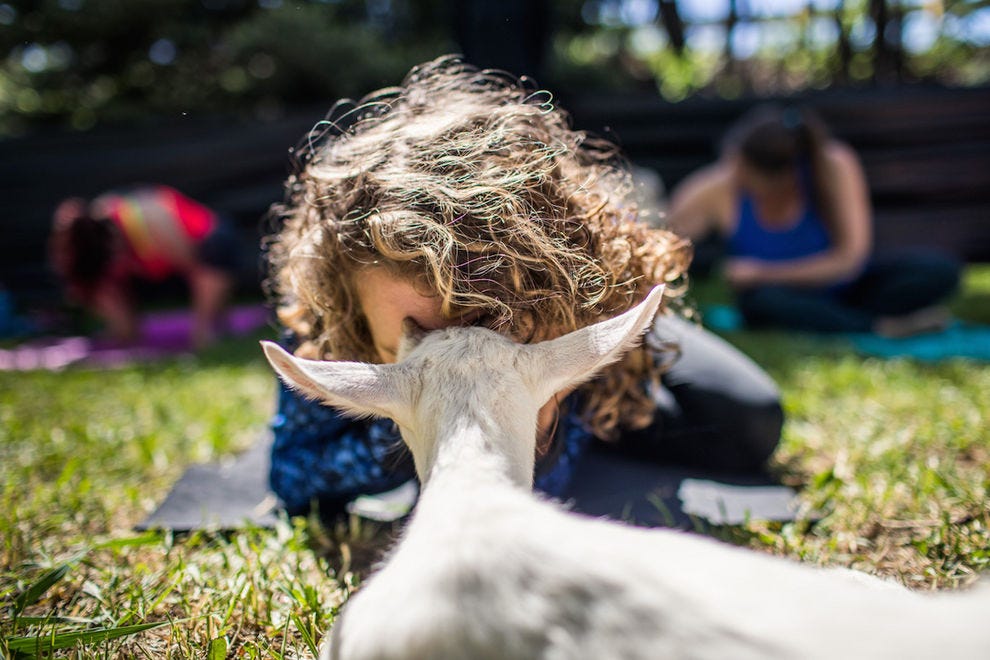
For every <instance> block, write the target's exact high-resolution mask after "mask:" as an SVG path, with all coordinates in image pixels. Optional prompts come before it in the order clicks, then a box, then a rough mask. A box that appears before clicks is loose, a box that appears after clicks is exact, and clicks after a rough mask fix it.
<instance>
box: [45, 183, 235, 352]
mask: <svg viewBox="0 0 990 660" xmlns="http://www.w3.org/2000/svg"><path fill="white" fill-rule="evenodd" d="M49 248H50V258H51V263H52V266H53V267H54V269H55V271H56V272H57V273H58V275H59V276H60V277H61V278H62V280H63V282H64V283H65V286H66V289H67V292H68V294H69V297H70V298H71V299H73V300H74V301H76V302H79V303H81V304H82V305H83V306H85V307H86V308H88V309H90V310H92V311H93V312H95V313H96V314H97V315H98V316H99V317H100V318H101V319H102V320H103V321H104V322H105V323H106V325H107V330H108V332H109V334H110V336H111V337H112V338H113V339H115V340H118V341H123V342H131V341H134V340H136V339H137V328H138V324H137V309H136V305H135V301H134V296H133V290H132V284H133V280H135V279H139V280H146V281H151V282H160V281H163V280H165V279H167V278H169V277H172V276H180V277H182V278H184V279H185V280H186V281H187V282H188V285H189V289H190V292H191V295H192V305H193V313H194V324H193V335H192V341H193V344H194V345H195V346H196V347H203V346H205V345H207V344H209V343H210V342H211V341H212V340H213V339H214V338H215V336H216V332H217V327H218V323H219V321H220V317H221V315H222V313H223V309H224V305H225V303H226V301H227V299H228V297H229V295H230V292H231V290H232V288H233V285H234V283H235V281H236V275H237V272H238V271H239V269H240V263H241V260H242V257H243V251H242V250H241V249H240V245H239V244H238V237H237V236H236V234H234V233H233V231H232V230H231V229H230V227H228V226H227V224H226V223H225V222H223V221H222V220H221V218H220V216H219V215H218V214H217V213H216V212H214V211H213V210H212V209H210V208H208V207H207V206H205V205H203V204H201V203H199V202H197V201H195V200H192V199H190V198H189V197H187V196H186V195H183V194H182V193H180V192H179V191H177V190H175V189H174V188H170V187H168V186H164V185H140V186H134V187H130V188H125V189H120V190H113V191H109V192H106V193H104V194H102V195H100V196H99V197H97V198H95V199H93V200H86V199H82V198H78V197H73V198H70V199H66V200H63V201H62V202H61V203H60V204H59V205H58V208H57V209H56V210H55V214H54V225H53V229H52V235H51V241H50V245H49Z"/></svg>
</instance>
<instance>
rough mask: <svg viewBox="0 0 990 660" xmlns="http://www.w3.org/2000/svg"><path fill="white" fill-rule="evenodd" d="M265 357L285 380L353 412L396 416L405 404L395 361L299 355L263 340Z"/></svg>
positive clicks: (305, 392)
mask: <svg viewBox="0 0 990 660" xmlns="http://www.w3.org/2000/svg"><path fill="white" fill-rule="evenodd" d="M261 347H262V348H263V349H264V350H265V357H266V358H268V362H269V363H271V365H272V367H273V368H274V369H275V371H276V372H277V373H278V375H279V376H280V377H281V378H282V380H283V381H285V383H286V384H287V385H288V386H289V387H291V388H293V389H296V390H299V391H300V392H302V393H303V394H304V395H305V396H307V397H309V398H312V399H319V400H321V401H324V402H326V403H328V404H329V405H331V406H334V407H335V408H340V409H341V410H343V411H344V412H346V413H349V414H351V415H359V416H360V415H373V416H376V417H393V418H394V417H395V416H396V415H397V412H398V410H399V409H400V407H401V405H400V404H401V400H400V397H401V394H400V388H399V387H397V373H396V370H395V367H394V365H387V364H366V363H364V362H343V361H341V362H328V361H322V360H305V359H303V358H297V357H295V356H294V355H292V354H291V353H289V352H287V351H286V350H285V349H283V348H282V347H281V346H279V345H278V344H276V343H274V342H270V341H263V342H261Z"/></svg>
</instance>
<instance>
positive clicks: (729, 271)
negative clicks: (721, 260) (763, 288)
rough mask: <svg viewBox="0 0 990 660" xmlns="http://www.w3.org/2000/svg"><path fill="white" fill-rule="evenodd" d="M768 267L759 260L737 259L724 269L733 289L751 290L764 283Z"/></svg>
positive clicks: (731, 260)
mask: <svg viewBox="0 0 990 660" xmlns="http://www.w3.org/2000/svg"><path fill="white" fill-rule="evenodd" d="M765 272H766V266H765V265H764V264H763V262H762V261H760V260H759V259H747V258H744V257H736V258H733V259H729V260H728V261H726V263H725V267H724V268H723V274H724V275H725V279H726V281H727V282H728V283H729V285H730V286H731V287H732V288H733V289H751V288H752V287H754V286H756V285H757V284H760V283H761V282H762V281H763V276H764V274H765Z"/></svg>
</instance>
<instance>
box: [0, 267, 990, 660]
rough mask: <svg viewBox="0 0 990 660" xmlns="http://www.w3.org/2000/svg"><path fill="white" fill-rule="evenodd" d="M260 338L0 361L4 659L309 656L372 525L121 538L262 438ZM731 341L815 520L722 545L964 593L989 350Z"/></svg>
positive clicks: (972, 571) (977, 316)
mask: <svg viewBox="0 0 990 660" xmlns="http://www.w3.org/2000/svg"><path fill="white" fill-rule="evenodd" d="M699 295H700V296H709V298H707V299H712V298H711V297H712V296H718V295H720V294H719V292H718V290H717V289H715V288H710V289H709V290H708V291H706V290H705V289H704V286H702V287H699ZM955 310H956V312H957V314H960V315H962V316H965V317H966V318H969V319H972V320H976V321H983V322H990V268H979V269H971V270H970V272H969V273H968V275H967V284H966V289H965V291H964V293H963V295H962V296H961V297H960V299H959V300H958V301H957V302H956V304H955ZM255 339H257V338H251V339H245V340H242V341H237V342H230V343H228V344H225V345H224V346H221V347H218V348H217V349H215V350H213V351H211V352H209V353H207V354H206V355H204V356H203V357H201V358H199V359H196V360H193V359H183V360H175V361H169V362H162V363H157V364H150V365H143V366H134V367H128V368H124V369H118V370H111V371H93V370H87V369H77V368H72V369H68V370H66V371H64V372H62V373H48V372H30V373H21V374H12V373H0V483H2V486H0V652H2V653H3V654H4V655H8V656H9V655H11V653H12V652H13V651H15V650H16V649H21V653H28V654H31V653H39V654H40V655H41V656H47V655H49V653H53V654H54V655H56V656H59V657H79V658H96V657H101V658H102V657H127V658H130V657H148V658H159V657H172V658H185V657H206V658H211V659H212V658H223V657H244V658H270V657H308V656H311V655H312V654H313V651H314V648H315V646H316V644H318V642H319V640H320V638H321V637H322V635H323V634H324V633H325V631H326V630H327V629H328V628H329V626H330V625H331V624H332V621H333V617H334V614H335V612H336V608H337V607H338V606H339V605H340V604H341V603H342V602H343V601H344V600H345V599H346V596H347V594H348V593H349V591H350V590H351V589H352V588H353V587H355V586H356V585H357V584H358V583H359V581H360V578H361V576H362V575H363V574H364V572H365V570H366V566H367V557H368V555H367V553H366V552H364V551H365V550H366V549H367V548H368V547H369V546H370V547H371V549H372V550H374V549H375V548H376V547H378V546H376V544H375V539H376V538H380V537H376V536H375V534H374V532H375V528H374V527H372V526H367V525H366V526H364V527H355V528H352V529H350V530H345V529H336V530H327V529H325V528H322V527H320V526H319V525H317V524H315V523H312V524H310V523H308V522H307V521H303V520H294V521H288V520H283V521H282V522H281V523H280V524H279V525H278V526H277V528H276V529H274V530H262V529H247V530H244V531H240V532H237V533H233V534H227V535H218V534H194V535H191V536H186V537H173V536H171V535H169V534H159V533H151V534H138V533H136V532H134V531H132V527H133V525H134V524H135V523H137V522H138V521H140V520H141V519H143V518H144V517H145V516H146V515H147V514H148V513H149V512H150V511H151V510H152V509H153V508H154V506H155V505H156V504H157V503H159V502H160V501H161V499H162V498H163V497H164V496H165V494H166V493H167V492H168V489H169V487H170V486H171V484H172V483H173V482H174V481H175V480H176V479H177V478H178V477H179V475H181V473H182V471H183V470H184V469H185V468H186V467H187V466H188V465H190V464H192V463H195V462H201V461H209V460H216V459H218V458H221V457H224V456H229V455H231V454H232V453H235V452H237V451H239V450H241V449H244V448H246V447H248V446H250V445H251V444H252V443H253V442H254V441H255V439H256V438H257V437H258V436H259V434H260V433H263V432H264V427H265V423H266V421H267V419H268V417H269V415H270V414H271V411H272V408H273V403H274V381H273V378H272V376H271V373H270V370H269V369H268V367H267V365H265V364H264V363H263V359H262V357H261V354H260V352H259V350H258V348H257V344H256V342H255ZM730 339H731V340H732V341H734V342H735V343H737V344H738V345H739V346H740V347H742V349H743V350H745V351H746V352H747V353H749V354H750V355H752V356H753V357H754V358H756V359H757V361H759V362H760V363H761V364H763V365H765V366H766V368H767V369H768V370H769V371H770V373H771V374H772V375H773V377H774V378H775V379H776V380H777V381H778V383H779V384H780V387H781V389H782V392H783V395H784V403H785V407H786V409H787V413H788V422H787V425H786V427H785V431H784V439H783V442H782V444H781V447H780V450H779V451H778V453H777V455H776V457H775V466H776V471H777V472H778V474H779V476H780V477H781V479H783V480H784V481H785V482H786V483H789V484H792V485H794V486H796V487H797V488H798V489H799V490H800V493H801V500H802V502H803V503H804V506H805V511H806V514H807V515H806V517H805V518H803V519H801V520H799V521H797V522H793V523H786V524H767V523H757V522H751V523H748V524H747V525H745V526H743V527H742V528H739V529H736V530H733V533H732V537H733V538H735V539H736V540H738V541H739V542H742V543H746V544H749V545H752V546H754V547H758V548H761V549H764V550H768V551H772V552H776V553H779V554H786V555H791V556H796V557H800V558H802V559H803V560H805V561H809V562H816V563H833V564H842V565H851V566H855V567H857V568H859V569H862V570H865V571H869V572H872V573H880V574H884V575H889V576H893V577H895V578H897V579H899V580H901V581H903V582H905V583H906V584H909V585H911V586H914V587H916V588H921V589H927V588H936V587H955V586H961V585H963V584H965V583H967V582H969V581H971V580H972V579H973V578H974V576H975V575H976V573H977V572H978V571H980V570H981V569H983V568H985V567H986V566H987V564H988V562H990V550H988V548H990V532H988V529H990V504H988V498H987V488H988V485H990V434H988V431H987V420H988V419H990V397H988V396H987V395H986V393H987V392H990V369H988V368H987V366H986V365H984V364H977V363H972V362H966V361H949V362H945V363H940V364H935V365H929V364H921V363H917V362H913V361H910V360H878V359H873V358H862V357H860V356H858V355H856V354H855V353H853V352H851V350H850V349H849V348H848V347H846V346H845V345H843V344H841V343H836V342H823V341H821V340H816V339H810V338H806V337H801V336H793V335H789V334H783V333H777V334H770V333H737V334H734V335H730ZM342 540H343V541H346V542H345V543H343V544H341V543H340V542H341V541H342ZM379 545H380V544H379ZM331 548H332V550H333V551H332V552H330V551H328V550H329V549H331ZM158 623H160V624H161V625H158V626H157V627H150V628H149V629H147V630H143V631H135V629H134V628H131V626H140V625H142V624H158ZM124 633H127V634H124ZM114 634H121V635H122V636H120V637H116V638H111V636H112V635H114ZM70 635H74V636H70ZM53 647H57V648H58V650H55V651H53V652H50V651H49V650H48V649H51V648H53Z"/></svg>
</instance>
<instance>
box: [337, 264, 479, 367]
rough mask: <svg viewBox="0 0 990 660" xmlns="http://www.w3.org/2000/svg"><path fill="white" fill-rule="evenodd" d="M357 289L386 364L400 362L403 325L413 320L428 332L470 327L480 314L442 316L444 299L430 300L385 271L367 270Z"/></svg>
mask: <svg viewBox="0 0 990 660" xmlns="http://www.w3.org/2000/svg"><path fill="white" fill-rule="evenodd" d="M354 288H355V293H356V294H357V298H358V301H359V302H360V304H361V309H362V310H363V311H364V316H365V319H367V322H368V328H369V329H370V330H371V338H372V341H374V344H375V350H376V351H378V355H379V357H380V358H381V360H382V362H386V363H390V362H395V361H396V352H397V351H398V349H399V340H400V339H401V338H402V322H403V321H404V320H405V319H407V318H409V319H412V320H413V321H415V322H416V324H417V325H419V326H420V327H421V328H423V329H425V330H439V329H440V328H447V327H450V326H454V325H468V324H469V323H470V321H471V320H472V318H473V317H476V316H477V314H471V315H469V316H468V317H465V318H456V319H448V318H445V317H444V316H443V315H442V314H441V313H440V297H439V296H430V295H427V294H425V293H424V292H423V290H422V288H421V287H417V286H416V285H415V284H413V283H412V282H411V281H409V280H407V279H404V278H401V277H397V276H395V275H393V274H391V273H390V272H388V271H387V270H386V269H384V268H367V269H364V270H362V271H360V272H359V273H358V274H357V275H356V277H355V278H354Z"/></svg>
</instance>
